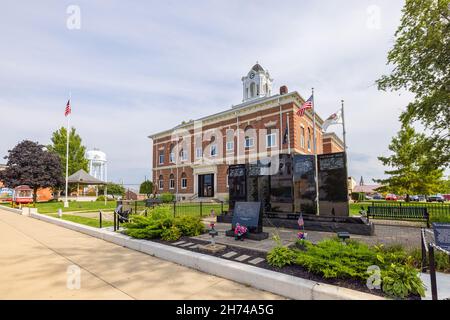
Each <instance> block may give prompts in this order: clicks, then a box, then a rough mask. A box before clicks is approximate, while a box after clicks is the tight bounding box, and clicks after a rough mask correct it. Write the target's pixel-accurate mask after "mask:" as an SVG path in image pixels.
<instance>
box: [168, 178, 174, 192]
mask: <svg viewBox="0 0 450 320" xmlns="http://www.w3.org/2000/svg"><path fill="white" fill-rule="evenodd" d="M172 184H173V186H172ZM169 189H170V190H173V189H175V178H174V179H169Z"/></svg>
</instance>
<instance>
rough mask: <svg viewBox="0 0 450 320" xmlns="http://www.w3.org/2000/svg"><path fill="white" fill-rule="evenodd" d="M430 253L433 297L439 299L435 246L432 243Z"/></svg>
mask: <svg viewBox="0 0 450 320" xmlns="http://www.w3.org/2000/svg"><path fill="white" fill-rule="evenodd" d="M428 254H429V257H430V282H431V299H432V300H437V299H438V294H437V283H436V266H435V261H434V247H433V245H432V244H431V243H430V244H429V245H428Z"/></svg>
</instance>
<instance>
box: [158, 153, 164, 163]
mask: <svg viewBox="0 0 450 320" xmlns="http://www.w3.org/2000/svg"><path fill="white" fill-rule="evenodd" d="M163 163H164V150H161V151H160V152H159V164H163Z"/></svg>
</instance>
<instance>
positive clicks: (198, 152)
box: [195, 148, 203, 159]
mask: <svg viewBox="0 0 450 320" xmlns="http://www.w3.org/2000/svg"><path fill="white" fill-rule="evenodd" d="M195 157H196V158H197V159H201V158H202V157H203V150H202V148H197V149H195Z"/></svg>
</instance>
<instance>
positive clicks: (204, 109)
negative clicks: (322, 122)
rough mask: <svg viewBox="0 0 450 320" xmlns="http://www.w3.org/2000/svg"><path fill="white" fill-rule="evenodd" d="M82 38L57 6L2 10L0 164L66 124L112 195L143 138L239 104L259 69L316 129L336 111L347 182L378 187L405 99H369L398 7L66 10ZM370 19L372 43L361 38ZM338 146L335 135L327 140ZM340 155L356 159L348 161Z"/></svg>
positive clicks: (143, 166)
mask: <svg viewBox="0 0 450 320" xmlns="http://www.w3.org/2000/svg"><path fill="white" fill-rule="evenodd" d="M70 4H76V5H79V6H80V8H81V29H80V30H68V29H67V28H66V18H67V16H68V15H67V14H66V6H67V5H69V3H64V2H61V3H58V4H55V3H54V2H50V1H39V2H33V3H29V4H27V6H20V5H18V4H17V3H13V2H11V3H8V4H2V11H1V12H0V19H1V21H2V24H3V25H4V26H6V27H3V28H0V36H1V38H2V42H1V44H0V46H1V47H0V68H1V70H2V72H1V73H0V97H1V99H0V115H1V119H2V122H1V123H2V133H3V138H2V139H1V140H0V156H3V155H5V154H6V152H7V150H8V149H9V148H11V147H12V146H14V145H15V144H16V143H17V142H18V141H19V140H22V139H25V138H28V139H31V140H38V141H40V142H42V143H48V142H49V141H50V136H51V132H52V131H54V130H55V129H57V128H58V127H59V126H62V125H64V121H65V119H64V117H63V110H64V106H65V102H66V100H67V97H68V92H69V91H71V92H72V97H73V109H74V112H73V118H72V124H73V125H74V126H75V127H76V128H77V130H78V131H79V132H80V134H81V135H82V138H83V140H84V142H85V144H86V145H87V146H88V147H98V148H100V149H102V150H104V151H105V152H106V153H107V155H108V158H109V174H110V177H111V178H112V179H113V180H115V181H120V180H121V179H123V180H124V181H125V183H137V182H140V181H142V180H143V178H144V175H147V176H149V175H150V154H151V149H150V141H149V139H148V138H147V136H148V134H150V133H153V132H157V131H159V130H164V129H167V128H170V127H173V126H174V125H176V124H178V123H180V122H181V121H183V120H188V119H195V118H199V117H202V116H205V115H208V114H211V113H214V112H219V111H222V110H224V109H226V108H228V107H230V106H231V105H232V104H238V103H240V101H241V83H240V78H241V76H242V75H243V74H245V73H246V72H247V71H248V69H249V68H250V67H251V65H252V64H253V63H254V62H255V61H256V60H258V61H259V62H260V63H261V64H262V65H263V67H266V68H268V69H269V70H270V72H271V75H272V76H273V77H274V79H275V87H274V91H277V90H278V89H277V88H278V87H279V86H280V85H283V84H286V85H288V87H289V89H290V90H291V91H292V90H297V91H299V92H300V94H301V95H303V96H305V97H306V96H309V93H310V88H311V87H315V92H316V105H317V109H318V112H319V113H320V114H321V116H322V117H323V118H325V117H327V116H328V115H329V114H331V113H332V112H334V111H336V109H337V108H338V107H339V103H340V100H341V99H342V98H343V99H345V101H346V124H347V131H348V145H349V150H350V154H349V160H350V174H351V175H354V176H355V177H359V176H360V175H364V178H365V181H370V180H371V178H374V177H380V176H381V175H382V173H383V168H382V167H381V166H380V164H379V163H378V161H377V160H376V156H378V155H380V154H382V153H385V152H386V150H387V145H388V143H389V141H390V137H391V136H392V135H394V134H395V132H396V131H397V130H398V127H399V124H398V121H397V119H398V116H399V114H400V111H401V110H402V109H403V108H404V106H405V105H406V104H407V102H408V101H409V100H410V99H411V97H410V95H408V94H402V95H398V94H397V93H384V92H379V91H377V89H376V86H375V85H374V81H375V80H376V79H377V78H378V77H379V76H380V75H381V74H383V73H385V72H388V70H389V68H388V67H387V66H386V65H385V62H386V55H387V51H388V49H389V48H390V47H391V46H392V44H393V34H394V32H395V29H396V27H397V25H398V24H399V19H400V15H401V12H400V10H401V7H402V5H403V2H402V1H356V0H355V1H339V2H337V1H331V0H330V1H320V2H318V1H283V2H273V1H237V0H236V1H177V2H174V1H169V2H163V3H162V2H161V1H150V2H149V1H141V2H136V3H134V4H133V5H130V4H129V3H128V2H124V1H96V2H92V1H76V2H75V3H70ZM370 5H377V6H379V8H380V14H381V15H380V29H370V28H368V27H367V19H368V18H369V17H368V13H367V8H368V7H369V6H370ZM334 130H336V131H337V132H338V133H340V128H339V127H338V126H336V127H335V128H334ZM352 155H364V156H365V157H367V158H365V159H364V160H361V156H356V157H353V159H352Z"/></svg>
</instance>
